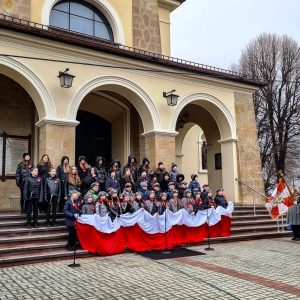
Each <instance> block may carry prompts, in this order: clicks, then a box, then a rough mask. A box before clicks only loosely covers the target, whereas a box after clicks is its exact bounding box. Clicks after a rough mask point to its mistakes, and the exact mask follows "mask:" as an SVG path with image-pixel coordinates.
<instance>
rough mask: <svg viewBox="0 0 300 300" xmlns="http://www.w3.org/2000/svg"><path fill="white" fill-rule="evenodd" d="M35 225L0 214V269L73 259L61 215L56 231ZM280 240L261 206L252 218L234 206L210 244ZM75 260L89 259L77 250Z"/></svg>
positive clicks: (246, 210) (22, 217)
mask: <svg viewBox="0 0 300 300" xmlns="http://www.w3.org/2000/svg"><path fill="white" fill-rule="evenodd" d="M38 223H39V228H32V229H27V228H26V220H25V215H20V214H17V213H11V212H10V213H1V214H0V266H11V265H19V264H29V263H35V262H43V261H52V260H58V259H72V258H73V252H72V251H71V252H70V251H67V250H66V248H65V247H66V243H67V236H68V233H67V229H66V227H65V226H64V217H63V214H62V213H58V214H57V224H58V226H57V227H47V226H46V218H45V215H44V214H41V215H39V218H38ZM280 229H281V228H280ZM283 236H291V232H287V231H284V232H277V222H276V221H274V220H272V219H271V217H270V216H269V214H268V212H267V211H266V209H265V208H264V207H263V206H261V207H257V210H256V215H253V207H252V206H237V207H235V211H234V213H233V217H232V233H231V236H230V237H224V238H223V237H219V238H213V239H210V242H211V243H213V244H216V243H223V242H234V241H243V240H251V239H263V238H277V237H283ZM206 243H207V240H204V241H203V242H201V243H199V245H202V244H203V245H205V244H206ZM78 247H79V248H80V245H78ZM77 256H78V257H89V256H91V255H90V254H89V253H88V252H87V251H83V250H81V249H78V250H77V254H76V257H77Z"/></svg>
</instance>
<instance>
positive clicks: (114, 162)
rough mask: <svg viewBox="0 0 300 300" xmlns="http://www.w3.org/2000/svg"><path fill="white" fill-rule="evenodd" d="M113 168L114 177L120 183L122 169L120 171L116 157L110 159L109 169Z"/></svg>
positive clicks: (119, 164)
mask: <svg viewBox="0 0 300 300" xmlns="http://www.w3.org/2000/svg"><path fill="white" fill-rule="evenodd" d="M111 170H114V171H115V177H116V179H117V180H118V181H119V183H120V184H121V178H122V171H121V163H120V161H119V160H118V159H114V160H112V162H111V163H110V171H111Z"/></svg>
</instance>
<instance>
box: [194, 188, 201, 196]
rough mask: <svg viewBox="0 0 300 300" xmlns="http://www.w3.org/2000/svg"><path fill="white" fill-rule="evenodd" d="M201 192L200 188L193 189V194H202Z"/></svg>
mask: <svg viewBox="0 0 300 300" xmlns="http://www.w3.org/2000/svg"><path fill="white" fill-rule="evenodd" d="M200 194H201V192H200V191H199V189H193V195H194V196H195V195H200Z"/></svg>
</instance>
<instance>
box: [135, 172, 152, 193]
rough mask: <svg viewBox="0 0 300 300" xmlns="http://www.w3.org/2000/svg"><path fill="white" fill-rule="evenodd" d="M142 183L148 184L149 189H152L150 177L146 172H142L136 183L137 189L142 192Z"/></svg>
mask: <svg viewBox="0 0 300 300" xmlns="http://www.w3.org/2000/svg"><path fill="white" fill-rule="evenodd" d="M141 182H146V183H147V187H148V188H150V176H148V174H147V173H146V171H145V170H142V172H141V174H140V176H139V178H138V180H137V182H136V187H137V189H138V190H141Z"/></svg>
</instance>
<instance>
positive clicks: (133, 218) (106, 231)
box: [77, 202, 234, 255]
mask: <svg viewBox="0 0 300 300" xmlns="http://www.w3.org/2000/svg"><path fill="white" fill-rule="evenodd" d="M233 210H234V206H233V203H232V202H228V207H227V208H226V209H225V208H223V207H220V206H219V207H217V208H216V209H214V208H210V209H207V210H203V211H198V212H197V214H195V215H191V214H189V213H188V212H187V211H186V210H185V209H180V210H179V211H178V212H176V213H173V212H171V211H169V210H167V211H166V212H165V213H164V214H163V215H154V216H152V215H151V214H149V213H148V212H147V211H145V210H142V209H140V210H138V211H136V212H135V213H133V214H129V213H128V214H124V215H121V216H120V217H118V218H116V219H115V220H114V221H113V222H112V221H111V218H110V217H109V215H108V214H107V215H106V216H104V217H100V216H99V215H96V214H94V215H82V216H81V217H79V219H78V220H77V235H78V238H79V241H80V244H81V246H82V248H83V249H84V250H88V251H89V252H91V253H98V254H99V255H113V254H118V253H122V252H124V251H125V249H126V248H127V249H129V250H131V251H134V252H143V251H148V250H163V249H166V248H167V249H171V248H173V247H175V246H178V245H181V244H186V243H196V242H201V241H203V240H204V239H205V238H207V237H208V233H209V235H210V237H218V236H224V237H225V236H230V230H231V217H232V212H233Z"/></svg>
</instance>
